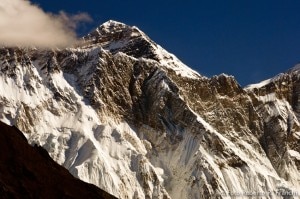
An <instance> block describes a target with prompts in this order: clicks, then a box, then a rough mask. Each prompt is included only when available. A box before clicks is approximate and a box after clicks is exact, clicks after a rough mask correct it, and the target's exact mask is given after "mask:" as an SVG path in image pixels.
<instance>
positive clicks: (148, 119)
mask: <svg viewBox="0 0 300 199" xmlns="http://www.w3.org/2000/svg"><path fill="white" fill-rule="evenodd" d="M298 68H299V67H297V66H296V68H294V69H291V70H290V71H288V72H287V73H283V74H280V75H278V76H276V77H275V78H273V79H270V80H268V81H265V82H263V83H260V84H256V85H250V86H249V87H247V88H245V89H243V88H242V87H240V85H239V84H238V83H237V82H236V80H235V79H234V78H233V77H232V76H227V75H224V74H221V75H219V76H214V77H212V78H207V77H205V76H202V75H200V74H198V73H197V72H195V71H193V70H192V69H190V68H189V67H187V66H186V65H184V64H183V63H182V62H181V61H180V60H178V59H177V58H176V57H175V56H174V55H172V54H170V53H168V52H167V51H166V50H164V49H163V48H162V47H161V46H159V45H157V44H156V43H155V42H153V41H152V40H151V39H150V38H149V37H148V36H147V35H146V34H145V33H143V32H142V31H141V30H139V29H138V28H137V27H131V26H128V25H125V24H122V23H119V22H115V21H108V22H106V23H104V24H103V25H101V26H100V27H98V28H97V29H96V30H95V31H93V32H91V33H90V34H89V35H87V36H86V37H84V38H83V42H82V43H80V44H78V46H76V47H73V48H68V49H56V50H45V49H33V48H7V47H3V48H1V49H0V70H1V73H0V120H1V121H3V122H6V123H7V124H11V125H16V126H17V127H18V128H20V129H21V130H22V131H23V132H25V136H26V138H27V139H28V141H29V142H30V143H32V144H33V143H35V144H39V145H41V146H43V147H44V148H45V149H46V150H47V151H48V152H49V154H50V155H51V157H52V158H53V159H54V160H55V161H56V162H58V163H59V164H61V165H63V166H64V167H65V168H67V169H68V170H69V171H70V172H71V173H72V174H73V175H74V176H76V177H78V178H80V179H81V180H84V181H86V182H90V183H93V184H95V185H97V186H99V187H100V188H102V189H104V190H106V191H107V192H109V193H111V194H113V195H115V196H117V197H118V198H122V199H123V198H130V199H131V198H133V199H137V198H153V199H154V198H157V199H166V198H173V199H202V198H203V199H206V198H234V197H235V196H241V198H249V196H251V194H252V196H253V194H257V195H259V196H261V197H265V198H283V196H282V197H281V196H280V194H279V192H280V193H282V195H284V194H286V195H289V193H291V192H293V194H292V195H293V197H294V198H297V197H298V196H296V195H297V190H300V183H299V180H300V174H299V169H300V167H299V166H300V164H299V163H300V153H299V152H300V149H299V147H298V145H299V138H300V125H299V116H300V80H299V78H300V77H299V75H300V72H299V70H298ZM298 99H299V100H298ZM299 194H300V193H299ZM284 197H286V196H284ZM286 198H287V197H286Z"/></svg>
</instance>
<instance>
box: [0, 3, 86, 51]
mask: <svg viewBox="0 0 300 199" xmlns="http://www.w3.org/2000/svg"><path fill="white" fill-rule="evenodd" d="M91 20H92V19H91V17H90V16H89V15H88V14H86V13H80V14H77V15H68V14H66V13H65V12H63V11H61V12H60V13H59V14H58V15H55V14H51V13H45V12H44V11H43V10H42V9H41V8H39V7H38V6H36V5H33V4H32V3H30V2H29V1H26V0H0V29H1V31H0V44H1V45H7V46H15V45H21V46H41V47H52V46H67V45H70V44H72V43H74V42H76V41H77V38H76V33H75V29H76V27H77V24H78V23H80V22H90V21H91Z"/></svg>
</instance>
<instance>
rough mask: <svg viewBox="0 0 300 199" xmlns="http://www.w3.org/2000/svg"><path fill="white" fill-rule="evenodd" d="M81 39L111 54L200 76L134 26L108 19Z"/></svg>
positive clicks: (184, 74) (191, 76)
mask: <svg viewBox="0 0 300 199" xmlns="http://www.w3.org/2000/svg"><path fill="white" fill-rule="evenodd" d="M83 39H84V40H85V42H86V43H87V44H88V45H92V46H94V45H99V46H101V47H102V48H103V49H105V50H108V51H109V52H110V53H112V54H116V53H119V52H122V53H125V54H126V55H128V56H131V57H134V58H137V59H139V58H145V59H151V60H154V61H157V62H159V63H160V64H162V65H164V66H165V67H166V68H169V69H172V70H174V71H175V72H176V74H180V75H182V76H186V77H189V78H199V77H200V75H199V74H198V73H197V72H195V71H193V70H192V69H190V68H189V67H188V66H186V65H184V64H183V63H182V62H181V61H180V60H179V59H178V58H177V57H176V56H175V55H173V54H171V53H169V52H167V51H166V50H165V49H163V48H162V47H161V46H159V45H158V44H156V43H155V42H154V41H153V40H151V39H150V38H149V37H148V36H147V35H146V34H145V33H144V32H143V31H141V30H140V29H139V28H137V27H136V26H129V25H126V24H124V23H121V22H117V21H114V20H109V21H107V22H105V23H103V24H102V25H100V26H99V27H98V28H96V29H95V30H94V31H92V32H91V33H90V34H88V35H87V36H86V37H84V38H83Z"/></svg>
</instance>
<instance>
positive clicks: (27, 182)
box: [0, 122, 115, 199]
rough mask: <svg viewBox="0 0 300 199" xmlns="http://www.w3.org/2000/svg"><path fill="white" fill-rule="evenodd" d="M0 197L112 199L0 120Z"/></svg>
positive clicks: (4, 198) (113, 198) (112, 198)
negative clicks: (74, 175)
mask: <svg viewBox="0 0 300 199" xmlns="http://www.w3.org/2000/svg"><path fill="white" fill-rule="evenodd" d="M0 138H1V139H0V149H1V154H0V160H1V162H2V164H1V165H0V176H1V179H0V193H1V198H3V199H6V198H7V199H9V198H50V199H51V198H99V199H115V197H113V196H111V195H110V194H108V193H106V192H104V191H102V190H100V189H99V188H97V187H96V186H94V185H91V184H87V183H84V182H82V181H80V180H78V179H76V178H74V177H73V176H72V175H71V174H70V173H69V172H68V170H66V169H65V168H63V167H62V166H60V165H58V164H57V163H55V162H54V161H53V160H52V159H51V158H50V156H49V155H48V153H47V152H46V151H45V150H44V149H43V148H41V147H39V146H34V147H32V146H30V145H29V144H28V143H27V140H26V138H25V137H24V136H23V134H22V132H20V131H19V130H18V129H17V128H15V127H10V126H8V125H6V124H4V123H2V122H0Z"/></svg>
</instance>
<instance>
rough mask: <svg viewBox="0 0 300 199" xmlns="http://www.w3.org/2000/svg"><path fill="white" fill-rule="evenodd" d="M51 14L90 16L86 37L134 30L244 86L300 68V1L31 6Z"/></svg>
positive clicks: (131, 0) (44, 1)
mask: <svg viewBox="0 0 300 199" xmlns="http://www.w3.org/2000/svg"><path fill="white" fill-rule="evenodd" d="M31 2H33V3H36V4H39V6H40V7H41V8H42V9H43V10H45V11H47V12H53V13H57V12H58V11H60V10H64V11H66V12H68V13H70V14H76V13H78V12H87V13H89V14H90V15H91V16H92V18H93V19H94V22H93V23H91V24H87V25H85V26H81V28H79V29H78V34H80V35H83V34H86V33H87V32H89V31H91V30H92V29H93V28H95V27H97V26H98V25H100V24H102V23H103V22H105V21H107V20H109V19H113V20H117V21H121V22H123V23H126V24H129V25H136V26H138V27H139V28H140V29H141V30H143V31H144V32H145V33H146V34H148V35H149V36H150V37H151V38H152V39H153V40H154V41H155V42H156V43H158V44H160V45H161V46H162V47H164V48H165V49H166V50H168V51H169V52H171V53H173V54H175V55H176V56H177V57H178V58H179V59H181V60H182V61H183V62H184V63H185V64H187V65H188V66H190V67H191V68H193V69H194V70H196V71H198V72H199V73H200V74H203V75H206V76H209V77H210V76H212V75H217V74H220V73H226V74H230V75H233V76H235V78H236V79H237V80H238V82H239V83H240V84H241V85H242V86H245V85H247V84H250V83H255V82H259V81H261V80H264V79H267V78H270V77H272V76H274V75H276V74H278V73H280V72H284V71H286V70H287V69H289V68H291V67H293V66H294V65H295V64H297V63H298V62H300V1H296V0H295V1H293V0H290V1H288V0H285V1H284V0H282V1H279V0H273V1H270V0H265V1H262V0H260V1H259V0H252V1H246V0H235V1H234V0H228V1H226V0H210V1H209V0H207V1H202V0H198V1H196V0H189V1H182V0H173V1H170V0H165V1H163V0H161V1H158V0H152V1H137V0H127V1H126V0H114V1H109V0H106V1H102V0H85V1H61V0H60V1H58V0H51V1H49V0H32V1H31Z"/></svg>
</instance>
